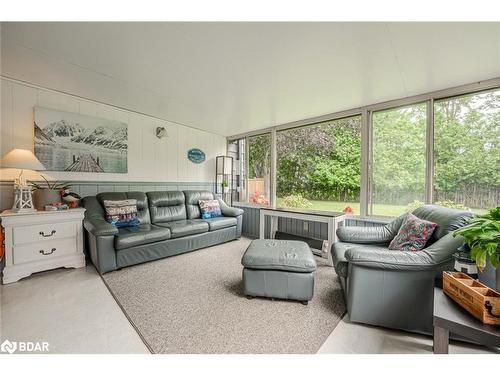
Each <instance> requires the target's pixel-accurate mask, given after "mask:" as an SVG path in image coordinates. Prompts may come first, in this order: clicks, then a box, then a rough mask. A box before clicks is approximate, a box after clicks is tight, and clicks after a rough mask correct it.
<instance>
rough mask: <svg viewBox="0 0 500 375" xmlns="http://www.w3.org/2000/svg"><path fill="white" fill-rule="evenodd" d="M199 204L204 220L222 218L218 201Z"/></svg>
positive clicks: (199, 202) (212, 200)
mask: <svg viewBox="0 0 500 375" xmlns="http://www.w3.org/2000/svg"><path fill="white" fill-rule="evenodd" d="M198 204H199V205H200V210H201V217H202V218H203V219H210V218H212V217H219V216H222V212H221V210H220V206H219V201H218V200H216V199H211V200H208V201H198Z"/></svg>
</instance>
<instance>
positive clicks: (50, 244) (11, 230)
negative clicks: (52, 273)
mask: <svg viewBox="0 0 500 375" xmlns="http://www.w3.org/2000/svg"><path fill="white" fill-rule="evenodd" d="M84 212H85V209H84V208H75V209H71V210H67V211H36V212H33V213H16V212H12V211H10V210H6V211H3V212H2V213H1V214H0V218H1V219H2V223H1V224H2V226H3V227H4V229H5V268H4V270H3V279H2V280H3V283H4V284H8V283H13V282H16V281H18V280H19V279H22V278H23V277H27V276H30V275H31V274H32V273H34V272H39V271H45V270H50V269H54V268H59V267H66V268H79V267H84V266H85V256H84V254H83V226H82V220H83V214H84Z"/></svg>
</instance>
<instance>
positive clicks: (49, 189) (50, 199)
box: [30, 176, 70, 210]
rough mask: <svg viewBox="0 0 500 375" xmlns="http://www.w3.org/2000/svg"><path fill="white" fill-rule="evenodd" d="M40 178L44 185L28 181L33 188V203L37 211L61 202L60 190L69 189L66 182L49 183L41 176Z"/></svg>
mask: <svg viewBox="0 0 500 375" xmlns="http://www.w3.org/2000/svg"><path fill="white" fill-rule="evenodd" d="M42 178H43V179H44V180H45V184H43V183H41V184H39V183H36V182H33V181H30V183H31V185H32V186H33V188H34V192H33V203H34V204H35V208H36V209H37V210H43V209H45V206H48V205H50V204H52V203H59V202H61V190H66V189H68V188H69V187H70V184H68V183H67V182H59V181H49V180H47V179H46V178H45V177H43V176H42Z"/></svg>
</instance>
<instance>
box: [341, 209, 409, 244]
mask: <svg viewBox="0 0 500 375" xmlns="http://www.w3.org/2000/svg"><path fill="white" fill-rule="evenodd" d="M405 218H406V214H403V215H401V216H399V217H397V218H395V219H394V220H393V221H391V222H390V223H388V224H386V225H383V226H379V227H355V226H343V227H340V228H339V229H337V237H338V238H339V240H340V241H342V242H351V243H360V244H389V242H391V241H392V240H393V238H394V237H396V234H398V231H399V228H400V227H401V225H402V224H403V221H404V220H405Z"/></svg>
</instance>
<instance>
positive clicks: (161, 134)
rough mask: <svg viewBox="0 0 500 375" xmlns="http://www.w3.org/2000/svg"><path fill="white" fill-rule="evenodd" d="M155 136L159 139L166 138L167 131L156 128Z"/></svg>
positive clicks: (162, 128) (160, 127)
mask: <svg viewBox="0 0 500 375" xmlns="http://www.w3.org/2000/svg"><path fill="white" fill-rule="evenodd" d="M156 136H157V137H158V138H159V139H162V138H163V137H167V129H165V128H164V127H163V126H158V127H157V128H156Z"/></svg>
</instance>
